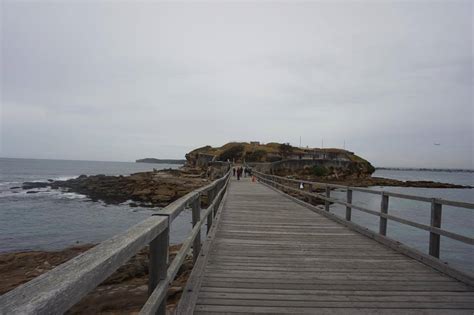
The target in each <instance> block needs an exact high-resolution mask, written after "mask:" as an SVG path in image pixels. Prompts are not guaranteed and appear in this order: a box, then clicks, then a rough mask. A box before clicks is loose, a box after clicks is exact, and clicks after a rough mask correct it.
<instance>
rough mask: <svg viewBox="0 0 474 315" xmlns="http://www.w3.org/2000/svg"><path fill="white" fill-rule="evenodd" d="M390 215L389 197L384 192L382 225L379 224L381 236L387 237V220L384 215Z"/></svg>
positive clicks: (381, 212)
mask: <svg viewBox="0 0 474 315" xmlns="http://www.w3.org/2000/svg"><path fill="white" fill-rule="evenodd" d="M387 213H388V195H386V194H385V193H384V192H382V200H381V202H380V214H381V216H380V223H379V233H380V234H381V235H387V218H384V217H383V216H382V215H383V214H387Z"/></svg>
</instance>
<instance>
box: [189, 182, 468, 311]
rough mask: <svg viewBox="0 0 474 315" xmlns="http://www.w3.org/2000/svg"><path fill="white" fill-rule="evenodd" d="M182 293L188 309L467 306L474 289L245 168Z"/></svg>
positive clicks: (451, 308)
mask: <svg viewBox="0 0 474 315" xmlns="http://www.w3.org/2000/svg"><path fill="white" fill-rule="evenodd" d="M220 211H221V213H219V214H218V224H217V225H216V226H215V230H214V231H212V232H211V233H210V234H209V238H210V239H211V242H209V244H207V245H208V246H207V247H206V246H205V247H204V248H203V251H202V253H201V257H200V259H199V260H198V263H197V265H196V268H195V270H194V271H193V274H192V276H191V280H190V284H189V286H188V288H187V290H185V293H184V294H183V299H184V300H185V301H186V303H187V304H189V303H191V308H189V309H193V312H191V311H189V309H188V311H186V312H184V313H194V314H217V313H218V314H234V313H245V314H249V313H258V314H262V313H266V314H280V313H288V314H473V310H474V291H473V288H472V287H469V286H467V285H465V284H463V283H461V282H459V281H457V280H455V279H453V278H451V277H449V276H446V275H444V274H442V273H440V272H438V271H436V270H434V269H432V268H430V267H428V266H426V265H424V264H422V263H420V262H418V261H416V260H414V259H411V258H409V257H407V256H404V255H403V254H401V253H398V252H396V251H394V250H392V249H390V248H388V247H385V246H383V245H382V244H380V243H378V242H376V241H374V240H372V239H370V238H368V237H366V236H363V235H361V234H359V233H357V232H354V231H352V230H349V229H348V228H346V227H344V226H342V225H340V224H338V223H336V222H333V221H332V220H330V219H328V218H326V217H323V216H321V215H318V214H316V213H314V212H312V211H310V210H309V209H307V208H305V207H303V206H301V205H299V204H297V203H295V202H293V201H291V200H289V199H288V198H286V197H285V196H283V195H281V194H279V193H277V192H275V191H274V190H272V189H270V188H268V187H266V186H264V185H262V184H259V183H252V182H251V181H250V180H249V179H248V178H244V179H243V180H241V181H236V180H235V179H232V181H231V183H230V187H229V191H228V193H227V196H226V198H225V202H224V204H223V206H222V208H221V210H220Z"/></svg>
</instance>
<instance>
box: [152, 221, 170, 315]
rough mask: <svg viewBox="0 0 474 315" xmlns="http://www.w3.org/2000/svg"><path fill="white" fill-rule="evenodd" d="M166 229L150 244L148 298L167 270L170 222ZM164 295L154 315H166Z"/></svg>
mask: <svg viewBox="0 0 474 315" xmlns="http://www.w3.org/2000/svg"><path fill="white" fill-rule="evenodd" d="M167 219H168V227H167V228H166V229H165V230H164V231H163V232H161V233H160V234H159V235H158V236H157V237H155V239H154V240H152V241H151V242H150V261H149V265H148V296H150V295H151V294H152V292H153V290H155V288H156V286H157V285H158V283H159V282H160V281H165V279H166V273H167V269H168V257H169V255H168V247H169V242H170V238H169V236H170V226H169V224H170V222H169V217H167ZM166 298H167V297H166V295H165V297H164V299H163V301H162V302H161V304H160V306H159V308H158V310H157V312H156V314H159V315H165V314H166Z"/></svg>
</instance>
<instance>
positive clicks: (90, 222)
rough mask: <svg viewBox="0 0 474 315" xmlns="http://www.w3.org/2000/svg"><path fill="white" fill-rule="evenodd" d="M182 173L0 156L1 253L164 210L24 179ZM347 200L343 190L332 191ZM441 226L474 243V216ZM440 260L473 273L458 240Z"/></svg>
mask: <svg viewBox="0 0 474 315" xmlns="http://www.w3.org/2000/svg"><path fill="white" fill-rule="evenodd" d="M170 167H171V168H176V167H179V165H168V164H147V163H127V162H96V161H63V160H31V159H5V158H0V252H9V251H23V250H58V249H63V248H65V247H68V246H72V245H76V244H84V243H97V242H100V241H103V240H105V239H107V238H109V237H111V236H113V235H115V234H117V233H120V232H123V231H125V230H126V229H127V228H129V227H130V226H132V225H134V224H136V223H138V222H140V221H141V220H143V219H145V218H147V217H149V216H150V215H151V214H152V213H153V212H154V211H156V210H158V209H149V208H131V207H130V206H129V205H128V203H124V204H121V205H105V204H104V203H101V202H93V201H91V200H89V199H88V198H87V197H86V196H83V195H79V194H75V193H63V192H60V191H57V190H49V189H39V190H38V191H39V192H38V193H36V194H26V191H23V190H21V189H11V188H12V187H16V186H21V183H23V182H25V181H47V180H48V179H68V178H73V177H76V176H79V175H81V174H86V175H95V174H105V175H128V174H131V173H136V172H141V171H151V170H152V169H153V168H156V169H162V168H170ZM374 176H378V177H386V178H393V179H399V180H433V181H440V182H447V183H453V184H463V185H471V186H474V174H473V173H449V172H431V171H393V170H377V171H376V172H375V173H374ZM373 189H378V190H381V189H383V190H387V191H394V192H400V193H406V194H414V195H422V196H428V197H437V198H444V199H451V200H458V201H466V202H472V203H474V190H473V189H428V188H404V187H373ZM334 194H335V195H339V196H340V197H341V198H344V197H345V192H334ZM353 202H354V203H356V204H358V205H361V206H364V207H366V208H369V209H373V210H378V209H379V207H380V197H377V196H373V195H367V194H362V193H357V192H354V195H353ZM331 211H332V212H334V213H336V214H338V215H341V216H344V213H345V208H344V207H341V206H337V205H332V206H331ZM389 213H390V214H393V215H396V216H400V217H402V218H406V219H410V220H414V221H415V222H420V223H424V224H429V218H430V204H428V203H423V202H416V201H408V200H402V199H398V198H390V204H389ZM352 217H353V220H354V221H355V222H356V223H358V224H361V225H364V226H366V227H368V228H370V229H372V230H374V231H378V224H379V222H378V218H377V217H374V216H372V215H369V214H365V213H361V212H359V211H357V210H353V213H352ZM442 227H443V228H445V229H447V230H449V231H453V232H457V233H460V234H463V235H467V236H470V237H474V212H473V211H472V210H467V209H459V208H453V207H447V206H445V207H443V221H442ZM190 230H191V215H190V212H189V211H184V212H183V213H182V214H181V215H180V217H178V218H177V219H176V220H175V221H174V222H173V225H172V227H171V242H172V243H179V242H181V241H182V240H183V239H184V238H185V237H186V236H187V235H188V233H189V231H190ZM388 236H389V237H392V238H394V239H397V240H399V241H401V242H403V243H405V244H407V245H410V246H413V247H415V248H417V249H419V250H421V251H423V252H425V253H426V252H427V249H428V239H429V233H428V232H424V231H419V230H418V229H415V228H411V227H408V226H405V225H402V224H399V223H396V222H390V221H389V223H388ZM441 258H442V259H444V260H446V261H448V263H449V264H451V265H453V266H455V267H458V268H461V269H463V270H464V271H467V272H471V273H474V267H473V265H474V264H473V262H474V249H473V248H472V246H470V245H467V244H463V243H460V242H457V241H452V240H450V239H446V238H445V237H442V238H441Z"/></svg>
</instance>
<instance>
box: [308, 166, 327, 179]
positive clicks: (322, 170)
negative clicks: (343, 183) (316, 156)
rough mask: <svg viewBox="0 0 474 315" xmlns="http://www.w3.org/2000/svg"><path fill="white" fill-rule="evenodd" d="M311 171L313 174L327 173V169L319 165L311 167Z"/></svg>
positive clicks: (324, 174)
mask: <svg viewBox="0 0 474 315" xmlns="http://www.w3.org/2000/svg"><path fill="white" fill-rule="evenodd" d="M311 173H312V174H313V175H314V176H319V177H322V176H326V175H327V174H328V169H327V168H325V167H324V166H321V165H315V166H313V167H312V168H311Z"/></svg>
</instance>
